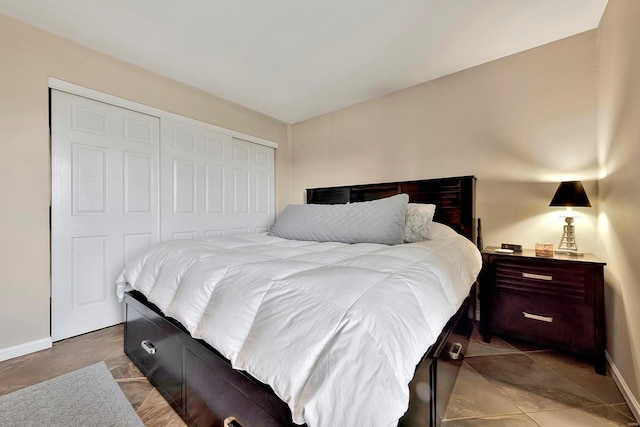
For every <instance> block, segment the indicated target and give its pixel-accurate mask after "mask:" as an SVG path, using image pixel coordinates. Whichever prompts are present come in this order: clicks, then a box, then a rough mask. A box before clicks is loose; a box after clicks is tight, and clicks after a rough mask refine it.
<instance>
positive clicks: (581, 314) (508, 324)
mask: <svg viewBox="0 0 640 427" xmlns="http://www.w3.org/2000/svg"><path fill="white" fill-rule="evenodd" d="M495 307H499V309H498V310H495V311H494V313H493V330H494V332H497V333H504V334H507V335H511V336H516V337H519V338H521V339H524V340H527V341H532V342H536V343H539V344H543V345H547V346H552V347H558V348H562V349H565V350H570V351H575V352H579V353H591V352H593V350H594V346H595V340H594V336H593V325H594V317H593V308H592V307H589V306H586V305H584V304H575V303H568V302H567V301H566V300H560V299H557V298H550V297H545V296H536V295H527V296H525V295H516V294H513V293H510V292H497V293H496V295H495Z"/></svg>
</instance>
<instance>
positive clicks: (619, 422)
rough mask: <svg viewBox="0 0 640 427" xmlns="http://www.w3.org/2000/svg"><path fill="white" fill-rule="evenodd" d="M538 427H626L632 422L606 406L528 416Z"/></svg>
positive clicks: (538, 413) (537, 413) (536, 413)
mask: <svg viewBox="0 0 640 427" xmlns="http://www.w3.org/2000/svg"><path fill="white" fill-rule="evenodd" d="M528 415H529V416H530V417H531V419H533V420H534V421H535V422H536V423H538V424H539V425H540V427H558V426H562V427H608V426H610V427H614V426H624V427H628V426H629V423H630V422H632V420H630V419H629V418H627V417H625V416H624V415H622V414H621V413H620V412H618V411H616V410H615V409H613V408H612V407H610V406H608V405H604V406H594V407H589V408H576V409H566V410H561V411H545V412H535V413H530V414H528Z"/></svg>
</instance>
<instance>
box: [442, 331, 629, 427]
mask: <svg viewBox="0 0 640 427" xmlns="http://www.w3.org/2000/svg"><path fill="white" fill-rule="evenodd" d="M442 425H443V427H452V426H456V427H458V426H460V427H466V426H480V427H482V426H487V427H489V426H491V427H494V426H500V427H507V426H508V427H511V426H514V427H516V426H517V427H520V426H522V427H529V426H530V427H536V426H538V427H573V426H575V427H578V426H579V427H590V426H594V427H595V426H638V423H637V422H636V421H635V420H634V418H633V414H632V412H631V410H630V409H629V407H628V406H627V404H626V403H625V401H624V398H623V397H622V395H621V394H620V391H619V390H618V388H617V386H616V384H615V383H614V381H613V379H612V378H611V375H610V374H609V373H607V375H606V376H603V375H598V374H596V373H595V371H594V369H593V365H591V364H590V363H588V362H587V361H585V360H580V358H578V357H575V356H571V355H566V354H562V353H559V352H556V351H553V350H549V349H544V348H541V347H538V346H535V345H533V344H529V343H524V342H520V341H518V340H514V339H507V338H504V339H500V338H499V337H494V338H493V339H492V341H491V343H490V344H487V343H485V342H484V341H483V340H482V338H481V337H480V334H479V333H478V332H477V331H474V334H473V336H472V337H471V343H470V345H469V350H468V352H467V355H466V357H465V360H464V362H463V365H462V369H461V370H460V374H459V375H458V379H457V381H456V383H455V386H454V390H453V394H452V396H451V399H450V400H449V405H448V406H447V410H446V412H445V416H444V422H443V424H442Z"/></svg>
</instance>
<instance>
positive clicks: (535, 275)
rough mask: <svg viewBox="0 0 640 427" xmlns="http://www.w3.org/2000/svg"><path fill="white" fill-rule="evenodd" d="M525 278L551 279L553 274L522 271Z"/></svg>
mask: <svg viewBox="0 0 640 427" xmlns="http://www.w3.org/2000/svg"><path fill="white" fill-rule="evenodd" d="M522 277H524V278H525V279H538V280H553V276H545V275H544V274H533V273H522Z"/></svg>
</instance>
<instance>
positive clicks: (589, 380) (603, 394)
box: [527, 351, 625, 404]
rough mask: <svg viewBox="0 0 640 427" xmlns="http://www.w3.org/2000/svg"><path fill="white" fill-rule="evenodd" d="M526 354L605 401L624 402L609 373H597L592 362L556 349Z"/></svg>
mask: <svg viewBox="0 0 640 427" xmlns="http://www.w3.org/2000/svg"><path fill="white" fill-rule="evenodd" d="M527 355H528V356H529V357H531V358H533V359H534V360H535V361H537V362H540V363H542V364H544V365H545V366H548V367H549V368H551V369H553V370H554V371H555V372H557V373H559V374H560V375H562V376H563V377H565V378H568V379H569V380H571V381H573V382H574V383H576V384H578V385H579V386H581V387H582V388H584V389H585V390H587V391H588V392H590V393H591V394H593V395H594V396H596V397H598V398H599V399H601V400H602V401H604V402H605V403H610V404H612V403H624V401H625V400H624V397H623V396H622V394H621V393H620V390H618V386H616V383H615V382H614V381H613V378H611V374H610V373H608V372H607V375H599V374H597V373H596V372H595V370H594V367H593V364H592V363H591V362H590V361H588V360H585V359H583V358H580V357H578V356H574V355H569V354H566V353H561V352H557V351H552V352H542V353H528V354H527Z"/></svg>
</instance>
